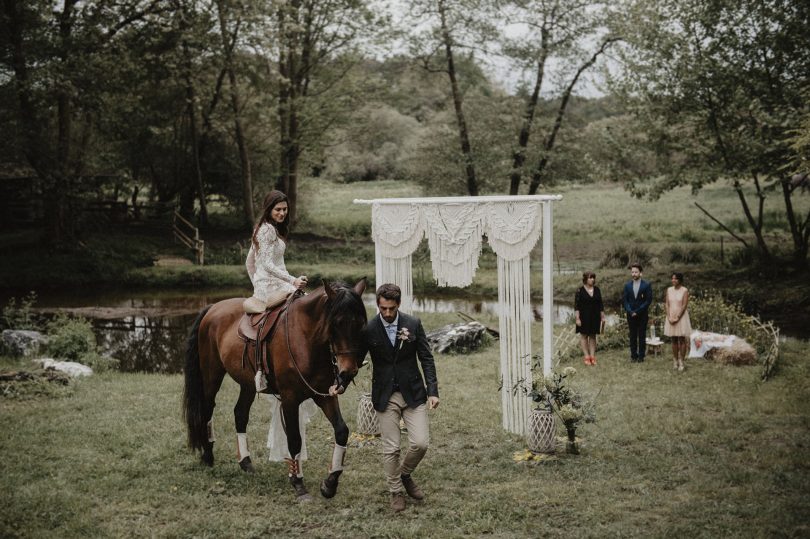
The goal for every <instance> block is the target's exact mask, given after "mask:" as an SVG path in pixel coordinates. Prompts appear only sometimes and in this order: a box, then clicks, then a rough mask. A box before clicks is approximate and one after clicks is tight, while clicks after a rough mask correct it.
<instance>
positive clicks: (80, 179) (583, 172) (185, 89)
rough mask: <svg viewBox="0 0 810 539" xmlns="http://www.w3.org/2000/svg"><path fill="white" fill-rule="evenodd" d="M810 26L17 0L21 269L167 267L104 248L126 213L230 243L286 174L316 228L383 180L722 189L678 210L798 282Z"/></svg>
mask: <svg viewBox="0 0 810 539" xmlns="http://www.w3.org/2000/svg"><path fill="white" fill-rule="evenodd" d="M808 22H810V8H808V6H807V4H806V3H805V2H798V1H783V2H769V1H765V0H745V1H741V2H738V1H731V0H711V1H709V2H681V1H671V0H649V1H641V0H628V1H624V2H591V1H575V2H562V1H556V0H521V1H502V0H432V1H428V0H420V1H415V2H408V3H402V2H377V1H370V2H359V1H356V0H327V1H319V2H315V1H312V0H286V1H273V2H258V1H249V0H243V1H238V2H237V1H231V0H213V1H201V0H126V1H108V0H101V1H98V2H81V1H77V0H64V1H59V2H50V1H43V0H35V1H31V2H24V3H21V2H14V1H6V2H3V4H2V12H0V36H2V38H0V125H2V132H3V137H2V143H0V164H1V166H0V186H2V187H0V189H2V191H3V197H2V199H3V200H4V202H3V204H4V205H5V207H4V208H3V212H2V216H3V228H4V230H5V231H6V233H4V235H3V245H2V246H3V249H4V253H5V254H4V260H5V264H4V268H3V271H2V273H3V275H4V276H5V277H6V278H7V282H6V283H3V286H4V287H12V286H14V285H15V284H17V283H18V282H19V283H21V282H25V283H26V284H28V283H29V282H30V280H31V279H25V278H24V274H30V275H39V274H40V273H39V272H37V270H36V268H35V267H32V266H31V264H20V261H21V260H23V259H21V258H20V257H25V256H27V258H24V260H25V261H29V260H41V261H43V262H42V263H43V264H45V265H47V266H49V267H51V268H52V267H53V263H52V261H53V256H57V255H60V254H65V253H67V254H68V255H71V254H73V255H76V256H78V257H87V256H91V257H92V256H98V255H99V252H100V251H103V254H104V255H105V256H106V257H107V259H108V261H110V262H108V264H107V265H106V266H104V267H95V268H94V269H93V272H94V274H95V275H96V278H97V279H98V281H99V282H103V281H105V280H113V281H114V280H115V279H116V278H117V276H118V273H116V271H114V270H115V265H116V262H115V261H116V260H119V262H120V264H127V265H130V266H132V265H135V266H137V265H151V263H152V260H153V258H150V256H140V255H137V256H136V255H133V254H132V253H129V256H128V255H127V251H133V250H134V247H135V246H136V245H137V244H138V242H137V241H130V242H127V243H126V245H124V246H123V248H121V249H118V248H117V247H116V245H115V243H116V242H111V241H109V240H108V241H106V242H104V241H102V242H101V243H93V238H94V237H98V236H99V234H101V235H102V236H103V235H105V234H109V233H110V231H111V230H112V225H116V224H118V223H119V222H122V221H123V222H125V223H126V224H128V225H135V224H139V223H142V222H146V221H148V220H149V219H153V220H154V219H157V220H158V221H160V220H161V219H162V220H163V222H166V221H168V219H169V218H170V217H168V216H170V215H171V211H172V210H173V209H175V208H177V209H178V210H179V212H180V214H181V215H183V216H186V217H187V218H189V219H191V220H192V221H193V222H194V223H195V224H197V225H198V226H199V227H200V228H201V230H202V233H203V236H205V237H208V238H216V237H221V236H222V235H223V234H224V235H225V236H227V238H228V241H231V240H232V239H233V238H242V237H244V236H245V235H246V234H247V233H248V232H249V230H250V228H251V226H252V224H253V223H254V222H255V220H256V218H257V211H260V205H261V200H262V198H263V196H264V194H265V193H266V192H267V191H269V190H270V189H273V188H280V189H282V190H284V191H285V192H286V193H287V194H288V195H289V197H290V200H291V202H292V208H293V212H294V215H293V221H294V223H296V224H300V223H299V222H300V218H299V216H300V215H306V214H307V212H308V211H309V212H310V214H312V212H313V211H314V209H315V203H314V201H313V200H312V198H309V199H308V198H307V196H306V194H305V193H306V192H310V193H321V190H320V189H319V186H321V188H322V189H324V190H328V189H330V188H331V186H334V185H336V184H341V183H351V182H372V181H377V180H386V181H394V182H402V183H403V185H417V186H418V190H419V191H420V194H425V195H479V194H526V193H529V194H533V193H544V192H555V190H559V189H562V188H567V187H566V186H571V185H589V184H593V185H596V184H598V185H599V186H600V189H602V188H604V187H605V186H608V187H610V186H615V187H616V188H617V189H622V188H623V189H625V190H626V191H627V192H628V193H629V194H632V195H633V196H635V197H637V198H638V199H640V200H656V199H658V198H659V197H661V196H662V195H663V194H665V193H667V192H668V191H671V190H673V189H678V188H682V187H684V186H688V187H689V188H690V189H691V191H692V193H693V194H697V193H699V192H700V191H701V190H702V189H705V188H706V187H707V186H710V185H711V186H712V187H713V188H714V189H718V190H719V193H720V196H721V197H722V198H723V200H724V204H726V205H727V207H728V205H730V206H731V207H732V208H733V215H732V216H731V217H729V216H728V215H721V214H720V213H718V207H712V206H706V205H701V206H700V207H699V209H698V210H696V208H695V207H693V206H691V205H690V204H689V202H690V201H689V200H688V199H687V200H685V202H684V203H682V204H681V205H680V207H679V208H677V210H678V211H682V212H683V214H684V216H685V218H686V220H687V221H689V220H694V219H693V218H692V217H691V216H692V215H696V213H695V212H696V211H701V212H703V213H702V214H700V215H701V217H703V216H704V215H705V216H706V218H708V219H710V222H709V225H708V226H710V227H711V228H712V229H713V230H717V231H718V234H717V235H718V236H719V235H724V236H725V237H726V238H727V239H728V240H729V241H730V242H733V243H734V244H735V245H738V246H739V247H740V248H741V250H740V251H739V256H738V257H737V258H736V259H735V263H734V265H735V267H744V268H746V269H747V270H750V271H751V272H753V273H748V274H747V275H748V276H749V277H751V278H752V279H755V278H757V277H752V276H762V275H768V276H772V275H774V271H783V270H784V273H783V275H785V274H787V275H789V276H793V275H797V276H799V277H798V278H797V279H798V280H799V281H800V280H801V277H800V276H801V275H803V274H804V272H805V271H806V268H807V252H808V240H810V209H808V208H806V206H807V204H806V203H805V202H804V201H805V200H806V198H807V197H806V196H805V197H804V198H802V194H803V193H805V192H806V191H807V190H808V186H810V180H808V179H807V176H806V172H807V168H808V156H810V135H809V134H808V133H810V129H808V128H809V127H810V108H809V107H808V92H810V90H808V88H810V85H808V74H809V73H810V48H808V47H807V45H806V42H805V40H803V39H801V35H802V33H803V32H804V29H806V28H807V27H808ZM302 183H306V184H307V185H308V186H310V187H311V188H310V189H309V190H308V191H307V190H302V189H301V188H300V187H301V185H302ZM369 185H370V183H369ZM357 191H361V192H362V188H360V189H357ZM691 202H695V203H697V199H695V200H692V201H691ZM639 204H642V202H639ZM574 211H577V210H574ZM579 211H581V212H583V213H586V212H588V211H589V210H588V208H587V202H586V203H585V204H584V205H583V206H582V209H581V210H579ZM602 211H603V213H604V214H605V215H604V217H605V218H606V219H607V217H608V215H607V214H610V209H609V208H608V209H607V210H604V209H602ZM721 213H722V212H721ZM632 215H633V210H632V209H631V210H630V212H629V213H628V214H626V215H624V216H619V217H620V218H622V217H623V218H625V219H627V220H632V218H633V217H632ZM610 217H611V218H615V217H617V216H616V215H610ZM703 222H704V221H701V223H703ZM304 224H306V223H305V222H304ZM701 227H703V228H705V225H703V224H701ZM130 229H132V227H130ZM142 229H143V230H145V229H146V227H143V228H142ZM138 230H141V229H138ZM293 230H294V234H297V235H298V236H299V237H300V238H301V239H307V237H306V235H307V234H308V235H312V234H316V235H317V234H318V233H319V232H320V231H318V230H306V229H304V228H303V227H301V226H295V225H294V229H293ZM302 233H305V234H302ZM367 233H368V231H367V229H365V230H360V231H358V234H357V235H359V236H364V237H365V239H366V241H367V239H368V235H367ZM309 239H311V238H309ZM344 239H346V237H344ZM88 246H89V247H88ZM88 251H91V252H89V253H88ZM119 251H120V252H119ZM110 253H112V254H113V255H111V256H107V255H110ZM153 254H154V253H153ZM597 258H598V257H597ZM625 258H627V256H625ZM23 268H24V269H25V272H23V271H22V269H23ZM763 272H764V273H763ZM46 273H47V272H46ZM52 273H53V272H52ZM64 273H65V272H61V277H60V276H54V275H53V274H50V275H48V276H47V277H43V281H47V282H49V283H50V284H58V282H59V281H60V279H61V280H63V281H70V276H65V275H64ZM18 279H19V280H18ZM797 279H794V278H792V277H790V278H788V279H786V280H784V281H785V282H786V283H787V286H790V285H791V284H792V283H794V282H797ZM33 284H37V283H33ZM805 307H806V306H805Z"/></svg>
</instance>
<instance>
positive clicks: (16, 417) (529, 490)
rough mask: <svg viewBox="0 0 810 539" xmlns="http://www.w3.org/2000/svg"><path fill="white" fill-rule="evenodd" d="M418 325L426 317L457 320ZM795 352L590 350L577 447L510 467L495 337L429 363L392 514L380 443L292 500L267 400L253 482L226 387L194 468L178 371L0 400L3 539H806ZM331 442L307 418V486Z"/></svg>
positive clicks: (518, 441) (809, 502)
mask: <svg viewBox="0 0 810 539" xmlns="http://www.w3.org/2000/svg"><path fill="white" fill-rule="evenodd" d="M424 318H425V325H426V327H427V328H433V327H436V326H438V325H439V324H441V323H445V322H448V321H451V320H452V318H453V316H452V315H431V316H425V317H424ZM535 349H538V348H535ZM806 352H807V349H806V344H804V343H801V342H798V341H789V342H788V343H786V344H785V345H784V346H783V357H782V359H781V361H780V363H779V372H778V374H777V376H776V377H775V378H774V379H772V380H771V381H769V382H766V383H761V382H760V381H759V374H760V369H759V368H758V367H728V366H721V365H718V364H714V363H710V362H706V361H704V360H689V361H688V364H687V370H686V372H684V373H676V372H673V371H672V370H671V360H670V359H669V355H668V353H666V352H665V353H664V354H663V355H662V356H661V357H650V358H649V360H648V361H647V362H646V363H644V364H640V365H638V364H630V363H629V362H628V361H627V358H626V357H625V356H626V355H627V353H626V352H625V351H624V350H621V351H619V350H616V351H609V352H604V353H600V354H599V365H598V366H597V367H588V368H586V367H585V366H582V365H580V364H576V363H574V364H573V365H574V366H575V367H576V368H577V370H578V374H577V378H576V381H577V382H578V383H579V384H580V386H581V387H582V389H584V390H585V391H586V392H588V393H590V394H592V395H593V394H597V393H598V394H599V397H598V400H597V403H598V404H597V415H598V421H597V422H596V423H594V424H588V425H584V426H583V427H582V428H581V430H580V431H579V434H580V436H581V438H582V440H581V449H582V453H581V454H580V455H579V456H573V455H567V454H565V453H559V454H558V455H557V457H556V458H555V459H552V460H548V461H545V462H539V463H527V462H515V461H513V456H514V455H515V453H516V452H520V451H523V450H524V449H525V447H526V444H525V441H524V440H523V439H522V438H520V437H518V436H515V435H512V434H508V433H505V432H504V431H503V430H502V429H501V426H500V413H501V412H500V395H499V393H498V389H497V388H498V350H497V345H495V346H492V347H490V348H488V349H487V350H484V351H481V352H477V353H472V354H469V355H439V356H437V370H438V377H439V382H440V392H441V398H442V403H441V406H440V407H439V409H437V410H435V411H432V412H431V413H430V420H431V447H430V450H429V451H428V454H427V456H426V458H425V460H424V461H423V463H422V464H421V465H420V467H419V469H418V470H417V472H416V474H415V475H414V477H415V478H416V479H417V480H418V481H419V483H420V485H421V486H422V487H423V488H424V490H425V491H426V493H427V499H426V501H425V502H424V503H423V504H421V505H413V504H412V505H409V507H408V509H407V510H406V511H405V513H403V514H400V515H396V516H395V515H392V514H391V512H390V510H389V507H388V498H387V495H386V488H385V482H384V479H383V475H382V465H381V456H380V448H379V442H378V441H377V442H376V443H374V444H372V445H369V446H365V447H359V448H358V447H354V448H350V450H349V452H348V456H347V470H346V472H345V473H344V476H343V479H342V481H341V487H340V491H339V492H338V495H337V497H336V498H334V499H332V500H324V499H322V498H320V496H319V495H318V496H316V499H315V501H314V502H312V503H309V504H301V505H299V504H296V502H295V501H294V496H293V493H292V489H291V488H290V486H289V485H288V483H287V481H286V473H285V468H284V466H283V465H281V464H278V463H269V462H266V460H265V458H266V450H265V448H264V441H265V439H266V435H267V427H268V425H269V413H268V405H267V403H266V401H264V400H263V399H264V398H263V397H262V398H260V399H259V400H258V401H257V402H256V403H255V404H254V408H253V414H252V416H251V422H250V426H249V428H248V433H249V436H250V440H251V449H252V451H253V454H254V462H255V463H256V465H257V472H258V473H257V474H256V475H253V476H250V475H246V474H244V473H243V472H241V470H240V469H239V467H238V466H237V464H236V462H235V431H234V427H233V415H232V408H233V405H234V404H235V402H236V396H237V387H236V384H234V383H233V382H232V381H230V380H227V381H226V383H225V384H224V385H223V389H222V390H221V392H220V395H219V399H218V404H219V406H218V407H217V409H216V412H215V425H216V431H217V439H218V442H217V444H216V446H215V456H216V459H217V462H216V464H215V466H214V468H213V469H208V468H205V467H203V466H202V465H201V464H200V463H199V461H198V458H197V457H196V456H194V455H193V454H191V453H190V452H189V451H188V450H187V449H186V447H185V431H184V424H183V421H182V417H181V410H180V402H181V393H182V383H183V381H182V377H181V376H179V375H173V376H170V375H148V374H121V373H116V372H110V373H105V374H101V375H97V376H93V377H91V378H89V379H85V380H81V381H79V382H75V383H74V386H73V389H72V391H69V392H68V393H67V394H64V395H62V396H56V397H52V398H46V397H38V398H33V399H28V400H12V399H8V398H2V397H0V424H2V433H3V434H2V436H1V437H0V453H2V455H3V458H2V459H0V507H2V509H0V536H2V537H17V536H20V537H45V536H58V537H87V536H111V537H190V536H195V537H259V536H277V537H470V536H472V537H481V536H488V537H489V536H491V537H504V538H507V537H509V538H511V537H664V536H666V537H682V536H689V537H730V536H736V537H770V536H777V537H802V536H807V535H808V534H810V523H808V520H807V515H808V514H810V473H809V472H810V464H808V447H810V429H809V428H808V427H810V425H809V424H808V423H810V419H808V418H810V386H809V385H808V384H807V383H806V380H807V378H808V376H810V369H809V368H808V363H807V361H806ZM4 364H5V365H6V366H8V365H9V364H13V363H12V362H10V361H9V360H5V363H4ZM369 385H370V371H368V370H365V369H364V370H363V371H362V372H361V375H360V376H359V377H358V384H357V385H356V386H353V387H352V388H350V390H349V391H348V392H347V393H346V394H345V395H344V396H342V397H341V405H342V407H343V411H344V415H345V417H346V419H347V422H348V424H349V426H350V428H352V429H353V428H354V426H355V415H356V408H357V399H358V396H359V394H360V392H361V391H362V390H364V389H367V388H368V387H369ZM558 434H559V435H560V436H562V434H563V431H562V429H560V428H558ZM331 446H332V433H331V429H330V428H329V426H328V424H327V422H326V420H325V418H324V417H323V416H322V415H318V416H317V417H316V418H315V420H314V421H313V423H312V424H311V425H310V428H309V436H308V448H309V452H310V460H309V461H308V462H306V463H305V465H304V470H305V473H306V480H307V484H308V486H309V487H310V490H311V491H312V492H313V493H317V485H318V483H319V481H320V480H321V479H322V478H323V476H324V475H325V470H326V466H327V461H328V459H329V455H330V452H331ZM558 448H560V449H561V448H562V445H561V444H558Z"/></svg>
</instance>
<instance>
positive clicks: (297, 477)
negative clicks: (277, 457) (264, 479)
mask: <svg viewBox="0 0 810 539" xmlns="http://www.w3.org/2000/svg"><path fill="white" fill-rule="evenodd" d="M298 407H299V403H298V402H297V401H296V400H295V399H294V398H285V396H284V395H282V397H281V413H282V415H283V417H284V431H285V432H286V433H287V449H288V451H289V452H290V455H292V458H288V459H286V461H287V468H288V474H287V475H288V477H289V480H290V484H291V485H292V487H293V489H295V495H296V497H297V499H298V501H299V502H307V501H310V500H312V496H310V495H309V492H307V487H306V486H305V485H304V472H303V471H302V470H301V431H300V430H299V428H298Z"/></svg>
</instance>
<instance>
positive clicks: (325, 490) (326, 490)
mask: <svg viewBox="0 0 810 539" xmlns="http://www.w3.org/2000/svg"><path fill="white" fill-rule="evenodd" d="M335 494H337V489H336V488H335V487H334V486H332V487H331V488H330V486H329V483H328V482H327V480H326V479H324V480H323V481H321V496H323V497H324V498H334V497H335Z"/></svg>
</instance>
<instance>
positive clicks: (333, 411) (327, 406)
mask: <svg viewBox="0 0 810 539" xmlns="http://www.w3.org/2000/svg"><path fill="white" fill-rule="evenodd" d="M315 403H316V404H317V405H318V406H319V407H320V408H321V410H323V413H324V414H325V415H326V417H327V418H328V419H329V422H330V423H331V424H332V428H333V429H335V447H334V448H333V449H332V462H331V464H330V465H329V475H327V476H326V479H324V480H323V481H322V482H321V494H322V495H323V497H324V498H331V497H333V496H334V495H335V494H337V488H338V481H339V480H340V474H342V473H343V460H344V459H345V457H346V444H347V443H348V441H349V427H347V426H346V422H345V421H343V416H342V415H341V413H340V404H338V398H337V397H317V398H316V399H315Z"/></svg>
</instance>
